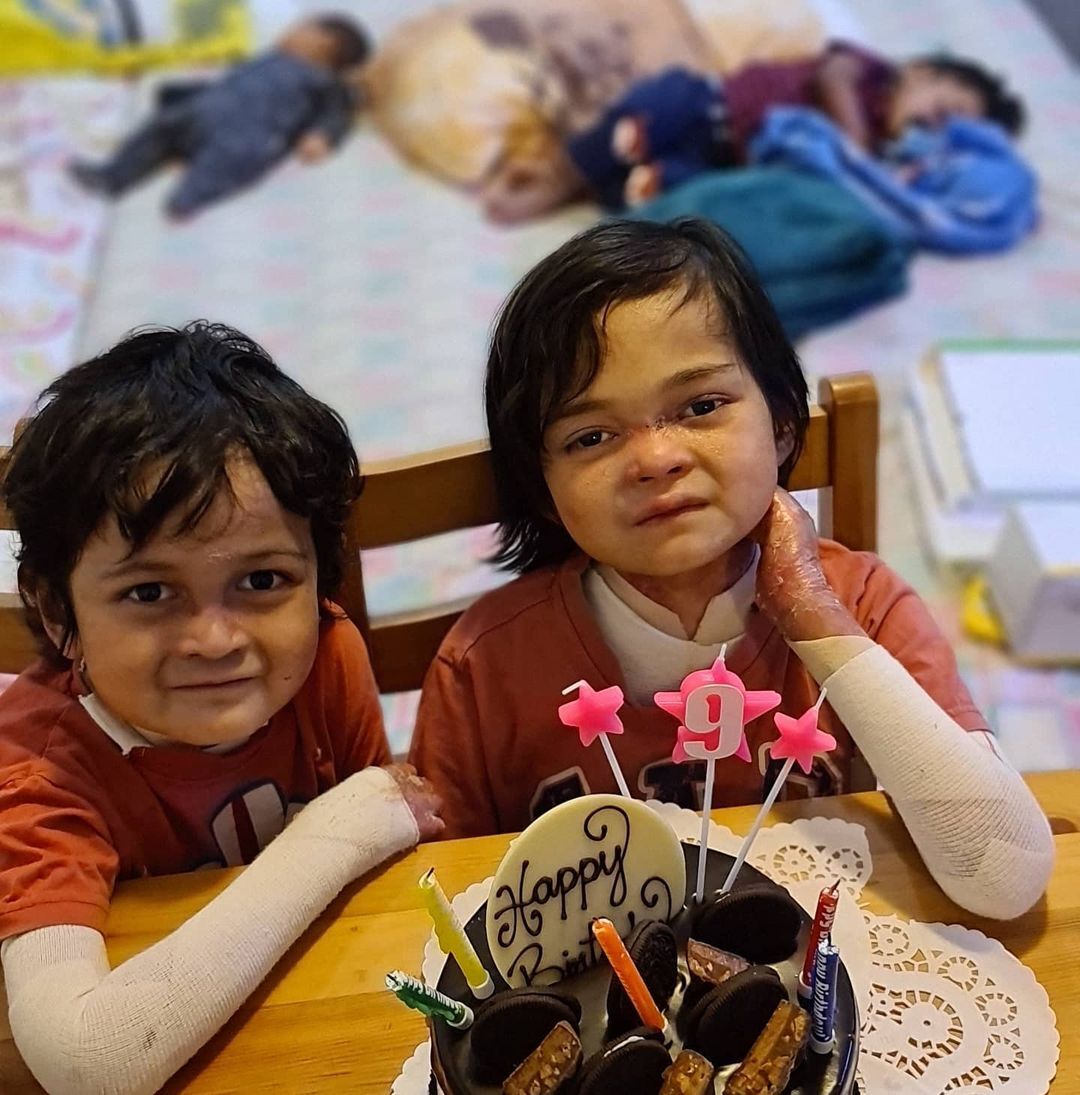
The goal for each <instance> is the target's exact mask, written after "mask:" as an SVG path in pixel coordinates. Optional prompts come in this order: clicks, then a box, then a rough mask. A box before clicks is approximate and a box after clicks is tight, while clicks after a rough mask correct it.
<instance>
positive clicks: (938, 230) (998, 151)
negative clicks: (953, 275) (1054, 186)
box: [750, 107, 1038, 254]
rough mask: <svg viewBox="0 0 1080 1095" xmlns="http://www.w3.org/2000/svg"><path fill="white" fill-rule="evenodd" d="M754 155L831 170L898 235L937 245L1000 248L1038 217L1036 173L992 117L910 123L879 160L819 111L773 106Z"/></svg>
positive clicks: (959, 249) (829, 174)
mask: <svg viewBox="0 0 1080 1095" xmlns="http://www.w3.org/2000/svg"><path fill="white" fill-rule="evenodd" d="M750 159H751V162H753V163H756V164H760V165H775V166H779V165H782V166H785V167H792V168H796V169H798V170H800V171H806V172H810V173H812V174H815V175H819V176H821V177H823V178H827V179H832V180H833V181H834V182H837V183H839V184H840V185H841V186H843V187H844V188H845V189H846V190H847V191H848V192H849V193H851V194H852V195H854V196H855V197H857V198H858V199H859V200H860V201H861V202H862V203H863V204H864V205H865V207H866V208H867V209H868V210H869V211H870V212H871V213H872V214H873V215H874V216H875V217H876V218H877V219H878V220H879V221H880V223H881V224H882V225H883V226H884V227H885V228H887V229H888V230H889V231H890V232H891V233H892V234H893V235H894V236H895V237H896V238H897V239H898V240H900V241H903V242H907V243H910V244H912V245H914V246H916V247H925V248H928V249H930V250H934V251H945V252H951V253H959V254H973V253H977V252H983V251H1001V250H1004V249H1005V248H1008V247H1011V246H1013V245H1014V244H1015V243H1017V242H1019V240H1021V239H1022V238H1023V237H1024V236H1026V235H1027V234H1028V233H1029V232H1030V231H1031V230H1032V229H1033V228H1034V227H1035V224H1036V223H1037V220H1038V216H1037V211H1036V193H1037V185H1036V180H1035V175H1034V174H1033V172H1032V171H1031V169H1030V168H1029V167H1028V166H1027V165H1026V164H1025V163H1024V161H1023V160H1021V159H1020V157H1019V156H1018V155H1017V153H1016V150H1015V148H1014V147H1013V145H1012V142H1011V141H1010V140H1009V138H1008V136H1007V135H1006V134H1005V132H1004V131H1003V130H1002V129H1001V128H999V127H998V126H996V125H994V124H992V123H990V122H983V121H976V120H973V119H968V118H954V119H951V120H950V121H948V122H947V123H946V124H945V125H944V126H942V127H941V128H940V129H935V130H925V129H912V130H909V131H908V132H907V133H906V134H905V135H904V137H903V138H902V139H901V140H900V141H898V142H897V143H896V144H894V146H893V147H892V148H891V149H890V150H889V153H888V156H887V158H886V159H884V160H882V159H875V158H874V157H871V156H869V155H868V154H867V153H865V152H863V151H862V150H861V149H859V148H858V147H856V146H855V145H854V144H852V142H851V141H849V140H848V139H847V138H846V137H845V136H844V134H843V133H842V131H841V130H840V129H838V128H837V127H836V126H835V125H834V124H833V123H832V122H831V121H830V120H829V119H828V118H826V117H825V115H823V114H820V113H818V112H817V111H815V110H808V109H805V108H802V107H798V108H796V107H774V108H773V109H772V110H770V111H769V112H768V113H767V114H766V116H765V121H764V124H763V125H762V127H761V129H760V130H759V131H758V134H757V136H756V137H755V138H754V140H753V141H752V142H751V145H750Z"/></svg>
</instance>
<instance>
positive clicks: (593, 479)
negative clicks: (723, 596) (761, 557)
mask: <svg viewBox="0 0 1080 1095" xmlns="http://www.w3.org/2000/svg"><path fill="white" fill-rule="evenodd" d="M680 296H681V291H680V292H676V293H670V292H669V293H661V294H657V295H655V296H652V297H648V298H646V299H644V300H639V301H631V302H626V303H622V304H619V305H616V306H615V307H614V308H612V309H611V311H610V312H609V313H608V316H607V322H606V325H605V332H606V334H605V338H604V340H603V353H602V358H601V365H600V370H599V372H598V373H597V375H596V378H595V379H594V380H593V382H592V384H590V385H589V387H588V389H587V390H586V391H585V392H584V393H583V394H582V395H581V396H579V397H578V398H577V399H576V400H574V402H573V403H572V404H570V405H568V406H567V407H566V408H565V411H564V414H563V415H562V416H561V417H559V418H558V419H557V420H556V421H554V422H553V423H552V424H551V425H550V426H549V427H548V429H547V431H546V432H545V435H544V447H545V467H544V477H545V479H546V481H547V485H548V489H549V490H550V491H551V496H552V498H553V500H554V502H555V508H556V510H557V512H558V516H559V519H560V521H561V522H562V524H563V525H564V526H565V528H566V531H567V532H568V533H569V534H570V536H571V537H572V538H573V539H574V540H575V541H576V543H577V544H578V546H579V547H581V548H582V550H584V551H585V552H586V553H587V554H588V555H590V556H592V558H594V559H596V560H598V561H599V562H601V563H606V564H608V565H610V566H612V567H614V568H615V569H616V570H618V571H619V572H621V573H623V574H627V575H642V576H650V577H654V578H674V577H676V576H679V575H687V574H690V573H691V572H694V571H703V573H704V572H705V571H708V570H709V569H710V568H714V567H715V568H722V567H723V564H724V561H725V559H726V556H727V554H728V553H729V552H730V551H731V550H732V548H734V547H735V546H736V545H737V544H739V543H740V541H742V540H743V539H744V538H745V537H746V536H747V535H748V534H749V533H750V532H751V530H752V529H753V528H754V526H755V525H756V524H757V523H758V522H759V521H760V520H761V518H762V517H763V516H764V515H765V512H766V511H767V510H768V508H769V504H770V502H771V500H772V496H773V492H774V490H775V489H776V483H777V468H778V465H779V464H780V463H781V462H782V460H783V458H784V457H786V455H787V453H786V451H785V452H783V453H780V452H778V450H777V445H776V442H775V440H774V430H773V423H772V417H771V415H770V413H769V408H768V405H767V404H766V402H765V397H764V396H763V395H762V393H761V390H760V389H759V388H758V386H757V384H756V383H755V382H754V379H753V377H752V376H751V375H750V372H749V371H748V370H747V369H746V367H745V366H744V365H743V364H742V363H741V362H740V360H739V355H738V352H737V351H736V348H735V345H734V343H733V342H732V341H731V340H730V339H728V338H726V337H724V336H723V334H722V333H720V332H719V331H718V330H717V328H718V326H719V323H718V322H717V321H718V319H719V317H718V316H716V314H715V313H716V306H715V305H711V304H710V303H709V302H707V301H705V300H700V299H691V300H689V301H687V302H686V303H685V304H684V305H683V306H682V307H681V308H680V307H676V305H677V304H678V301H679V298H680Z"/></svg>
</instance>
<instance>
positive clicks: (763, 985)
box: [431, 795, 858, 1095]
mask: <svg viewBox="0 0 1080 1095" xmlns="http://www.w3.org/2000/svg"><path fill="white" fill-rule="evenodd" d="M698 863H699V849H698V847H697V846H695V845H689V844H687V845H683V844H680V843H679V841H678V839H677V838H676V837H675V834H674V833H673V831H672V830H671V828H670V827H669V826H668V824H667V823H666V822H665V821H664V820H663V818H662V817H661V816H660V815H659V814H658V813H656V812H655V811H653V810H652V809H651V808H650V807H648V806H647V805H646V804H645V803H642V802H638V801H635V800H633V799H628V798H624V797H619V796H615V795H589V796H586V797H584V798H579V799H576V800H573V801H571V802H567V803H564V804H562V805H561V806H558V807H556V808H555V809H554V810H551V811H550V812H549V813H547V814H545V815H544V816H542V817H541V818H539V819H538V820H537V821H535V822H534V823H533V824H532V825H530V826H529V828H528V829H526V830H525V832H524V833H522V834H521V835H520V836H519V837H518V838H517V839H516V840H514V841H513V842H512V843H511V845H510V847H509V849H508V851H507V853H506V856H505V858H504V859H503V861H502V862H501V863H500V865H499V867H498V870H497V872H496V874H495V877H494V880H493V882H492V885H491V889H490V892H489V896H488V900H487V901H486V902H485V904H484V905H483V906H482V907H481V908H480V909H479V911H478V912H477V913H476V915H475V916H473V917H472V919H471V920H470V921H469V922H468V924H466V925H465V932H466V934H467V935H468V937H469V940H470V941H471V943H472V945H473V948H474V949H475V953H476V957H478V958H479V961H480V963H481V965H482V966H483V969H484V970H485V971H487V972H488V973H489V974H490V976H491V981H492V984H493V988H494V991H493V992H491V993H490V995H488V996H487V997H486V999H479V998H478V997H477V996H476V995H474V993H473V991H472V989H471V988H470V985H469V981H468V980H467V979H466V976H465V974H464V973H463V972H462V969H461V967H460V966H459V965H458V963H457V961H456V960H455V959H454V958H453V957H450V958H448V960H447V963H446V966H445V967H444V969H443V973H442V975H441V977H440V979H439V982H438V985H437V986H435V987H436V988H437V990H438V991H439V992H441V993H443V994H445V996H447V997H449V998H450V999H451V1000H453V1001H459V1002H461V1004H463V1005H464V1007H465V1009H467V1010H468V1012H469V1021H468V1022H467V1023H462V1024H461V1025H459V1026H454V1025H451V1024H450V1023H447V1022H444V1021H440V1020H438V1019H432V1020H431V1035H432V1037H431V1044H432V1072H433V1081H435V1082H437V1084H438V1087H439V1089H440V1090H441V1091H443V1092H444V1093H446V1095H466V1093H470V1095H471V1093H482V1095H487V1093H489V1092H490V1093H496V1092H505V1093H507V1095H548V1093H559V1095H606V1093H611V1095H698V1093H702V1095H704V1093H709V1092H720V1091H723V1092H728V1093H730V1095H780V1093H781V1092H789V1093H795V1092H798V1093H800V1095H809V1093H811V1092H813V1093H818V1092H829V1093H835V1095H842V1093H847V1092H852V1091H854V1090H855V1087H854V1083H855V1080H854V1077H855V1066H856V1059H857V1056H858V1018H857V1012H856V1005H855V999H854V994H853V992H852V988H851V984H850V982H849V980H848V978H847V974H846V972H845V971H844V969H843V967H842V965H840V966H839V968H838V971H837V974H836V976H835V980H834V982H833V986H832V988H833V991H834V994H835V995H834V999H835V1012H834V1014H833V1017H832V1022H831V1024H829V1026H830V1028H831V1029H830V1031H829V1033H830V1040H829V1042H827V1043H822V1044H819V1043H817V1042H815V1044H814V1045H813V1047H812V1048H811V1046H810V1045H808V1043H809V1042H810V1040H811V1033H813V1034H814V1036H815V1037H816V1036H817V1035H818V1033H819V1031H818V1025H817V1023H816V1021H815V1022H814V1024H813V1031H811V1027H812V1023H811V1015H810V1013H809V1012H808V1011H807V1010H806V1009H805V1007H804V1006H801V1005H800V1003H799V1002H798V998H797V986H798V981H799V976H800V972H801V971H802V969H803V965H804V957H805V954H806V952H807V947H808V945H809V938H810V927H811V922H810V918H809V917H808V916H807V915H806V913H805V912H804V911H803V910H802V909H801V908H800V907H799V906H798V905H797V904H796V903H795V901H794V900H793V899H792V898H791V897H790V896H789V895H788V894H787V892H786V891H785V890H783V889H782V888H781V887H779V886H777V885H776V884H775V883H773V882H771V881H769V880H768V879H766V878H765V877H764V876H763V875H761V874H759V873H758V872H757V871H755V870H753V869H752V868H750V867H745V868H743V870H742V873H741V874H740V875H739V877H738V879H737V881H736V883H735V885H734V887H733V888H732V889H731V890H730V892H728V893H726V894H723V895H721V894H720V890H721V888H722V886H723V884H724V882H725V879H726V878H727V875H728V871H729V868H730V866H731V864H732V859H731V857H729V856H726V855H723V854H721V853H718V852H713V851H709V852H707V859H706V864H705V874H704V889H703V890H702V891H701V892H702V894H703V898H702V900H700V901H698V900H696V895H695V885H694V880H695V878H696V877H697V869H698ZM620 939H621V940H622V942H619V940H620ZM825 949H826V948H822V952H824V950H825ZM820 953H821V952H819V953H818V959H819V962H820ZM627 966H629V967H631V968H632V970H634V971H636V973H637V974H638V975H639V976H638V978H637V979H636V980H635V979H634V977H632V976H629V975H628V974H627V970H626V967H627ZM472 980H473V981H474V982H475V971H474V972H473V978H472ZM831 1006H832V1003H831V1002H830V1007H831Z"/></svg>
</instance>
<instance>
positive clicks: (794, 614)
mask: <svg viewBox="0 0 1080 1095" xmlns="http://www.w3.org/2000/svg"><path fill="white" fill-rule="evenodd" d="M751 537H752V538H753V539H754V540H756V541H757V543H758V544H759V546H760V548H761V558H760V560H759V562H758V570H757V592H756V599H757V604H758V607H759V608H760V609H761V611H762V612H764V613H765V615H766V616H768V617H769V619H770V620H772V622H773V623H774V624H775V625H776V627H777V629H778V630H779V631H780V633H781V634H782V635H783V636H784V638H785V639H787V640H788V641H789V642H798V641H800V640H804V639H824V638H827V637H828V636H831V635H862V634H865V633H864V632H863V629H862V628H861V627H860V626H859V624H858V623H857V622H856V620H855V618H854V617H853V616H852V615H851V613H850V612H849V611H848V610H847V609H846V608H845V607H844V605H843V604H842V603H841V602H840V600H839V598H837V596H836V594H835V593H834V592H833V591H832V588H831V587H830V585H829V583H828V581H827V579H826V578H825V572H824V571H823V570H822V569H821V557H820V555H819V553H818V535H817V529H815V528H814V522H813V521H812V520H811V518H810V514H808V513H807V512H806V510H804V509H803V508H802V506H800V505H799V503H798V502H796V501H795V499H794V498H792V496H791V495H790V494H788V492H787V491H786V490H783V489H782V488H780V487H777V489H776V493H775V494H774V495H773V500H772V504H771V505H770V506H769V509H768V512H767V513H766V514H765V516H764V517H763V518H762V519H761V521H760V523H759V524H758V526H757V528H755V529H754V531H753V532H752V533H751Z"/></svg>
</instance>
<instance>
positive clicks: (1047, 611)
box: [986, 501, 1080, 664]
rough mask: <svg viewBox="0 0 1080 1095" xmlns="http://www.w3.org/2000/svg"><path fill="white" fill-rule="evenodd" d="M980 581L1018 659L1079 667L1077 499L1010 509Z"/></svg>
mask: <svg viewBox="0 0 1080 1095" xmlns="http://www.w3.org/2000/svg"><path fill="white" fill-rule="evenodd" d="M986 578H987V585H988V587H989V591H990V596H991V598H992V600H993V604H994V607H995V608H996V610H997V612H998V615H999V616H1000V617H1001V622H1002V625H1003V626H1004V628H1005V633H1006V635H1007V636H1008V639H1009V644H1010V646H1011V647H1012V649H1013V652H1014V653H1015V654H1016V656H1017V657H1018V658H1019V659H1021V660H1023V661H1027V662H1037V663H1043V664H1050V663H1053V664H1060V663H1063V662H1068V663H1072V662H1077V663H1080V501H1077V502H1025V503H1021V504H1019V505H1016V506H1012V507H1010V509H1009V512H1008V516H1007V518H1006V520H1005V526H1004V528H1003V529H1002V532H1001V537H1000V539H999V540H998V542H997V546H996V547H995V549H994V553H993V555H992V556H991V558H990V562H989V564H988V565H987V573H986Z"/></svg>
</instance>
